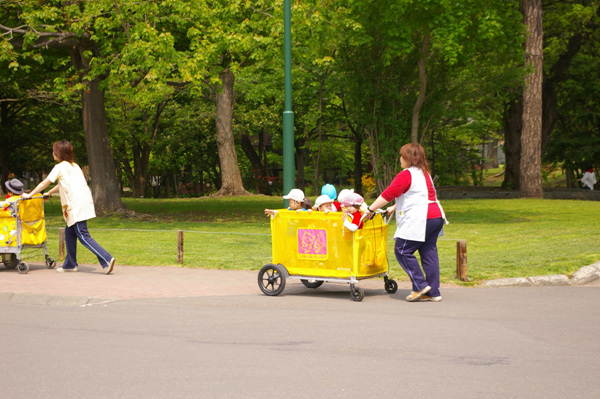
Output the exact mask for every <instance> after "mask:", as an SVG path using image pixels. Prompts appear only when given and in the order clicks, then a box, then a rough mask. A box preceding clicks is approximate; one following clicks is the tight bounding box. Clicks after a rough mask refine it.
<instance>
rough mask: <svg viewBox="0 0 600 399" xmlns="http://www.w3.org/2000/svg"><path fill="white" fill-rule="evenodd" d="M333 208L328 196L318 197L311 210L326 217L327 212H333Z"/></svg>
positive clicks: (332, 202)
mask: <svg viewBox="0 0 600 399" xmlns="http://www.w3.org/2000/svg"><path fill="white" fill-rule="evenodd" d="M334 206H335V205H334V201H333V199H331V198H330V197H329V196H328V195H320V196H318V197H317V199H316V201H315V206H313V209H314V210H315V211H319V212H323V213H325V214H326V215H327V214H328V213H329V212H332V211H333V212H335V208H334Z"/></svg>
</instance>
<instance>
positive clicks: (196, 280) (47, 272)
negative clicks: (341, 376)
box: [0, 263, 600, 306]
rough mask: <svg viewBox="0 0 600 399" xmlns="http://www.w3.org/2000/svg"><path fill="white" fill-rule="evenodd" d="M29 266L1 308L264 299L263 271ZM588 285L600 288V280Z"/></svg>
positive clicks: (374, 284) (10, 278)
mask: <svg viewBox="0 0 600 399" xmlns="http://www.w3.org/2000/svg"><path fill="white" fill-rule="evenodd" d="M29 266H30V269H29V272H28V273H27V274H20V273H18V272H17V270H16V269H12V270H7V269H5V268H4V267H3V266H0V303H6V302H11V303H24V304H38V305H39V304H41V305H71V306H83V305H88V304H97V303H102V302H110V301H115V300H127V299H139V298H183V297H207V296H233V295H264V294H263V293H262V292H261V291H260V288H259V287H258V283H257V277H258V271H249V270H213V269H192V268H185V267H175V266H174V267H164V266H159V267H157V266H119V265H117V266H116V267H115V271H114V272H113V273H111V274H110V275H108V276H107V275H105V274H104V273H103V271H102V269H101V268H100V266H97V265H80V266H79V272H77V273H57V272H56V270H55V269H47V268H46V266H45V265H44V264H42V263H30V265H29ZM397 283H398V292H397V293H395V294H394V295H400V296H402V297H403V296H405V295H408V293H410V290H411V284H410V281H397ZM508 285H511V284H508ZM586 286H595V287H600V279H598V280H596V281H594V282H591V283H589V284H587V285H586ZM357 287H360V288H361V289H363V290H364V292H365V299H368V297H369V296H372V295H388V294H387V293H386V292H385V290H384V284H383V279H381V278H372V279H365V280H361V281H359V282H358V283H357ZM441 288H442V296H443V295H444V291H446V290H448V289H468V288H466V287H462V286H457V285H452V284H442V287H441ZM490 289H492V288H490ZM318 291H319V292H328V291H342V292H348V298H349V299H350V288H349V285H348V284H331V283H327V284H324V285H323V286H321V287H320V288H318ZM310 293H311V289H308V288H306V287H304V285H302V283H301V282H300V280H297V279H287V280H286V287H285V289H284V291H283V293H282V295H294V294H296V295H310Z"/></svg>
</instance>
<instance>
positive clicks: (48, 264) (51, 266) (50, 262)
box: [46, 256, 56, 269]
mask: <svg viewBox="0 0 600 399" xmlns="http://www.w3.org/2000/svg"><path fill="white" fill-rule="evenodd" d="M54 266H56V260H55V259H54V258H53V257H52V256H48V257H46V267H47V268H48V269H54Z"/></svg>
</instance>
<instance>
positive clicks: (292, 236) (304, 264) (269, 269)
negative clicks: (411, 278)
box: [258, 210, 398, 301]
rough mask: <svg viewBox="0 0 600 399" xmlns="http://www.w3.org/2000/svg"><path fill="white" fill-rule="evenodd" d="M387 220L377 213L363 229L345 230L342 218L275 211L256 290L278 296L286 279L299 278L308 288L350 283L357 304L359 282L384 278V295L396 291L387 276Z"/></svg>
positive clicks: (362, 294)
mask: <svg viewBox="0 0 600 399" xmlns="http://www.w3.org/2000/svg"><path fill="white" fill-rule="evenodd" d="M388 221H389V219H386V218H384V217H383V216H382V214H379V213H378V214H376V215H375V216H374V217H373V218H372V219H371V220H366V221H365V222H364V227H363V228H362V229H359V230H357V231H356V232H351V231H349V230H348V229H346V228H344V226H343V221H342V214H341V213H339V212H330V213H328V214H327V215H325V214H324V213H322V212H311V213H309V212H296V211H288V210H280V211H278V212H277V213H276V214H275V215H274V216H272V217H271V241H272V261H273V263H269V264H266V265H265V266H263V267H262V269H261V270H260V271H259V273H258V286H259V287H260V289H261V291H262V292H263V293H264V294H265V295H269V296H275V295H279V294H281V292H282V291H283V289H284V288H285V282H286V279H288V278H289V279H300V280H301V281H302V283H303V284H304V285H305V286H306V287H307V288H318V287H320V286H321V285H322V284H323V283H325V282H333V283H347V284H350V295H351V297H352V299H353V300H355V301H362V300H363V298H364V292H363V290H361V289H360V288H358V287H356V286H355V285H356V283H357V282H358V281H360V280H362V279H367V278H374V277H383V280H384V288H385V290H386V292H388V293H390V294H393V293H394V292H396V290H397V289H398V284H397V283H396V281H394V280H392V279H389V278H388V261H387V253H386V250H387V236H388Z"/></svg>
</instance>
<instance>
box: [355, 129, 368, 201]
mask: <svg viewBox="0 0 600 399" xmlns="http://www.w3.org/2000/svg"><path fill="white" fill-rule="evenodd" d="M357 133H358V132H357ZM353 141H354V188H355V190H356V192H357V193H360V194H362V195H366V193H364V192H363V186H362V175H363V166H362V144H363V139H362V137H361V136H360V134H355V135H354V140H353Z"/></svg>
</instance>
